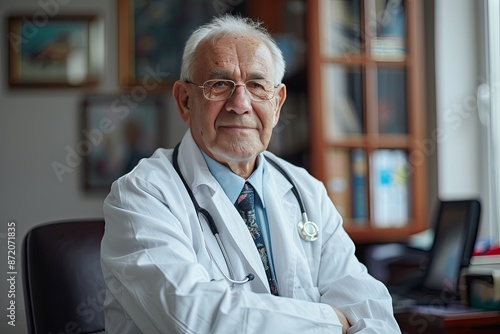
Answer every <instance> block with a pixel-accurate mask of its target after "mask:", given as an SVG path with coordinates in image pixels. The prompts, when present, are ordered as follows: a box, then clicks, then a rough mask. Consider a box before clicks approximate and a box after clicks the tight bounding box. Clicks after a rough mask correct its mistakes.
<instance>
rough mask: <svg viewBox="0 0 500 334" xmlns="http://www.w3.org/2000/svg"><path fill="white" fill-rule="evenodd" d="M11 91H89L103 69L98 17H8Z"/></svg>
mask: <svg viewBox="0 0 500 334" xmlns="http://www.w3.org/2000/svg"><path fill="white" fill-rule="evenodd" d="M7 40H8V50H9V58H8V78H9V86H10V87H33V88H54V87H58V88H64V87H90V86H96V85H98V83H99V81H100V80H99V78H100V74H101V73H102V72H103V68H104V57H105V56H104V54H105V49H104V22H103V21H102V20H101V19H100V18H99V17H98V16H97V15H55V16H53V17H47V16H43V17H42V16H40V15H36V13H35V14H32V15H12V16H9V17H8V38H7Z"/></svg>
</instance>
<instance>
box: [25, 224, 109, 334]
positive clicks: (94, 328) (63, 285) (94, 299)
mask: <svg viewBox="0 0 500 334" xmlns="http://www.w3.org/2000/svg"><path fill="white" fill-rule="evenodd" d="M103 233H104V221H103V220H86V221H83V220H82V221H69V222H55V223H49V224H44V225H40V226H37V227H35V228H33V229H32V230H30V231H29V232H28V233H27V234H26V236H25V238H24V241H23V254H22V266H23V288H24V301H25V309H26V321H27V325H28V333H29V334H42V333H43V334H47V333H82V334H87V333H93V334H99V333H105V331H104V312H103V302H104V298H105V296H106V289H105V285H104V279H103V276H102V272H101V264H100V244H101V239H102V235H103Z"/></svg>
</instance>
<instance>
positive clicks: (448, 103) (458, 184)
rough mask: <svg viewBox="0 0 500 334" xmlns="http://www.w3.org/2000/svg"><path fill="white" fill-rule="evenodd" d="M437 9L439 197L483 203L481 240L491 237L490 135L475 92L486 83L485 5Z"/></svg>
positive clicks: (451, 0)
mask: <svg viewBox="0 0 500 334" xmlns="http://www.w3.org/2000/svg"><path fill="white" fill-rule="evenodd" d="M435 4H436V42H435V48H436V110H437V111H436V113H437V129H436V131H438V133H439V136H438V140H437V143H438V182H439V184H438V191H439V196H440V197H441V198H443V199H454V198H467V197H477V198H479V199H480V200H481V202H482V206H483V208H482V222H481V227H480V234H481V235H488V234H489V233H490V232H489V226H488V220H489V214H488V208H489V205H490V204H489V203H488V200H489V198H488V189H487V187H488V184H487V183H488V182H487V181H485V178H486V179H487V168H486V166H485V163H484V161H487V160H486V158H487V157H486V153H487V148H486V147H487V146H486V145H485V138H484V136H485V134H486V132H487V131H486V130H487V129H486V127H484V126H483V125H482V124H481V122H480V121H479V116H478V113H477V104H476V103H477V99H476V87H477V85H478V84H479V83H480V82H482V81H484V77H482V76H481V74H480V73H481V70H480V64H481V63H484V60H483V57H484V50H483V49H484V47H483V44H482V42H481V33H482V25H483V21H482V19H481V10H482V9H481V1H471V0H436V1H435Z"/></svg>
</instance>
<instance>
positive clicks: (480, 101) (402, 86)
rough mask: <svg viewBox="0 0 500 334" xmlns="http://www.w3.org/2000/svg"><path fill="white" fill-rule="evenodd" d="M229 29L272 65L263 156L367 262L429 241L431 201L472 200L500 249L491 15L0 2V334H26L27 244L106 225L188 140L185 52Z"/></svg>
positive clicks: (211, 1) (440, 10)
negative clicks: (11, 292)
mask: <svg viewBox="0 0 500 334" xmlns="http://www.w3.org/2000/svg"><path fill="white" fill-rule="evenodd" d="M495 6H497V7H495ZM225 12H232V13H235V14H239V15H243V16H249V17H253V18H257V19H259V20H261V21H262V22H263V24H264V25H265V26H266V27H267V28H268V29H269V31H270V32H271V34H272V35H273V37H274V38H275V39H276V41H277V42H278V44H279V46H280V48H281V49H282V51H283V54H284V56H285V59H286V62H287V72H286V75H285V78H284V81H283V82H284V83H285V84H286V85H287V88H288V100H287V102H286V103H285V105H284V107H283V110H282V113H281V118H280V121H279V123H278V125H277V127H276V128H275V130H274V134H273V139H272V141H271V144H270V147H269V149H270V150H272V151H274V152H276V153H277V154H279V155H281V156H282V157H284V158H286V159H287V160H289V161H291V162H293V163H295V164H298V165H300V166H303V167H304V168H306V169H308V170H309V171H310V172H311V173H312V174H313V175H315V176H316V177H317V178H319V179H320V180H322V181H323V182H324V184H325V186H326V187H327V189H328V192H329V194H330V196H331V197H332V199H333V200H334V203H335V204H336V205H337V208H338V209H339V211H340V212H341V213H342V214H343V216H344V220H345V227H346V230H347V231H348V233H349V234H350V235H351V236H352V238H353V240H354V241H355V242H356V244H357V246H358V249H359V256H360V259H361V260H362V259H363V249H365V248H366V247H367V246H369V245H372V244H377V243H386V242H406V241H407V240H409V239H408V238H409V237H410V236H413V235H420V233H421V232H424V231H426V230H427V229H428V228H429V227H432V226H431V217H432V215H433V214H434V208H435V206H436V203H437V200H438V199H462V198H478V199H480V200H481V203H482V206H483V210H482V217H481V225H480V233H479V234H480V238H481V240H485V242H486V243H488V244H489V243H496V242H498V239H499V225H500V221H499V220H498V217H499V214H498V210H499V209H500V208H499V207H498V205H497V203H498V197H497V193H498V189H499V187H498V183H499V182H500V177H499V175H498V171H499V170H500V169H499V168H498V167H499V165H498V162H497V159H498V154H499V152H500V151H499V149H498V145H499V144H500V142H499V138H498V133H497V132H498V131H499V130H500V123H499V120H498V119H497V118H498V116H497V115H496V113H495V111H498V108H499V106H500V105H499V101H498V97H497V95H498V92H497V91H496V89H497V88H498V77H499V72H500V69H499V67H498V66H499V65H498V61H499V60H498V59H500V56H499V54H498V47H499V46H498V45H499V43H500V34H499V32H498V31H499V29H498V22H500V9H499V8H498V1H496V0H480V1H471V0H425V1H423V0H422V1H420V0H418V1H404V0H376V1H363V0H361V1H356V0H277V1H272V2H270V1H264V0H252V1H249V0H197V1H194V0H191V1H181V0H135V1H125V0H113V1H111V0H105V1H101V0H71V1H69V0H17V1H15V2H11V1H6V0H0V18H1V19H2V24H1V25H0V35H1V36H5V38H4V40H3V45H2V47H1V48H0V50H1V52H0V64H1V65H0V73H1V75H0V77H1V78H2V79H1V81H0V208H1V209H0V250H1V252H0V254H2V255H0V268H2V269H1V270H3V271H4V272H5V275H6V273H7V272H8V267H7V256H6V254H7V236H8V234H7V231H8V230H7V226H8V224H9V223H11V222H15V227H16V232H15V236H16V239H15V242H16V247H17V248H16V249H17V252H16V266H17V267H16V271H17V273H18V274H17V281H16V284H17V291H16V306H17V322H16V323H17V325H16V327H15V328H13V327H12V326H9V325H8V324H7V321H8V318H7V317H5V316H2V317H0V332H2V333H24V332H25V331H26V329H25V327H24V326H25V325H24V320H23V318H24V315H23V312H24V311H23V301H22V289H21V280H22V272H21V268H20V260H21V254H20V249H21V243H22V238H23V236H24V235H25V234H26V232H27V231H28V230H29V229H30V228H32V227H33V226H36V225H39V224H42V223H46V222H51V221H58V220H68V219H79V218H102V202H103V200H104V198H105V196H106V194H107V192H108V190H109V186H110V184H111V182H112V181H113V180H114V179H116V178H117V177H118V176H120V175H122V174H124V173H126V172H127V171H129V170H130V169H131V167H132V166H133V165H135V164H136V163H137V161H138V160H139V159H140V158H142V157H145V156H148V155H150V154H151V153H152V151H153V150H154V149H155V148H156V147H173V145H175V144H176V143H177V142H178V141H179V140H180V139H181V138H182V135H183V134H184V132H185V130H186V127H185V126H184V124H183V123H182V122H181V121H180V118H179V117H178V115H177V110H176V107H175V104H174V103H173V101H172V98H171V91H170V87H171V84H172V82H174V81H175V80H177V79H178V73H179V64H180V58H181V53H182V47H183V43H184V41H185V39H186V37H187V36H188V35H189V33H190V32H191V31H192V30H193V29H194V28H196V27H197V26H199V25H200V24H203V23H205V22H207V21H209V20H210V18H211V17H212V16H213V15H218V14H222V13H225ZM495 44H496V45H495ZM496 52H497V53H496ZM495 57H496V58H495ZM495 66H496V67H495ZM414 240H422V241H421V245H422V247H424V248H425V247H426V246H428V245H429V242H430V241H429V240H428V238H426V237H425V234H424V237H423V238H422V239H414ZM55 260H56V259H55ZM1 282H3V283H0V309H2V310H4V311H2V312H0V313H1V314H3V313H4V312H6V311H5V310H6V307H7V305H8V302H9V300H8V298H7V293H8V286H7V283H6V281H5V280H2V281H1Z"/></svg>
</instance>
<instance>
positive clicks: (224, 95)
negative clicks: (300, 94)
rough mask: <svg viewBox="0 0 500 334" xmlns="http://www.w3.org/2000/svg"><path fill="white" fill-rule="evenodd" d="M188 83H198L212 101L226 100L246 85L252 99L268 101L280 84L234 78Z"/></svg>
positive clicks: (206, 96)
mask: <svg viewBox="0 0 500 334" xmlns="http://www.w3.org/2000/svg"><path fill="white" fill-rule="evenodd" d="M186 82H187V83H190V84H193V85H196V86H197V87H199V88H201V89H202V90H203V95H204V96H205V98H207V99H208V100H210V101H226V100H228V99H229V98H231V96H233V94H234V91H235V90H236V87H237V86H244V87H245V90H246V91H247V94H248V96H249V97H250V99H251V100H252V101H267V100H270V99H272V98H273V97H274V94H276V88H278V87H279V84H278V85H274V84H273V83H272V82H271V81H267V80H260V79H257V80H248V81H247V82H245V83H244V84H237V83H236V82H234V81H233V80H227V79H212V80H207V81H205V82H204V83H203V85H201V86H200V85H197V84H195V83H194V82H191V81H186Z"/></svg>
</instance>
